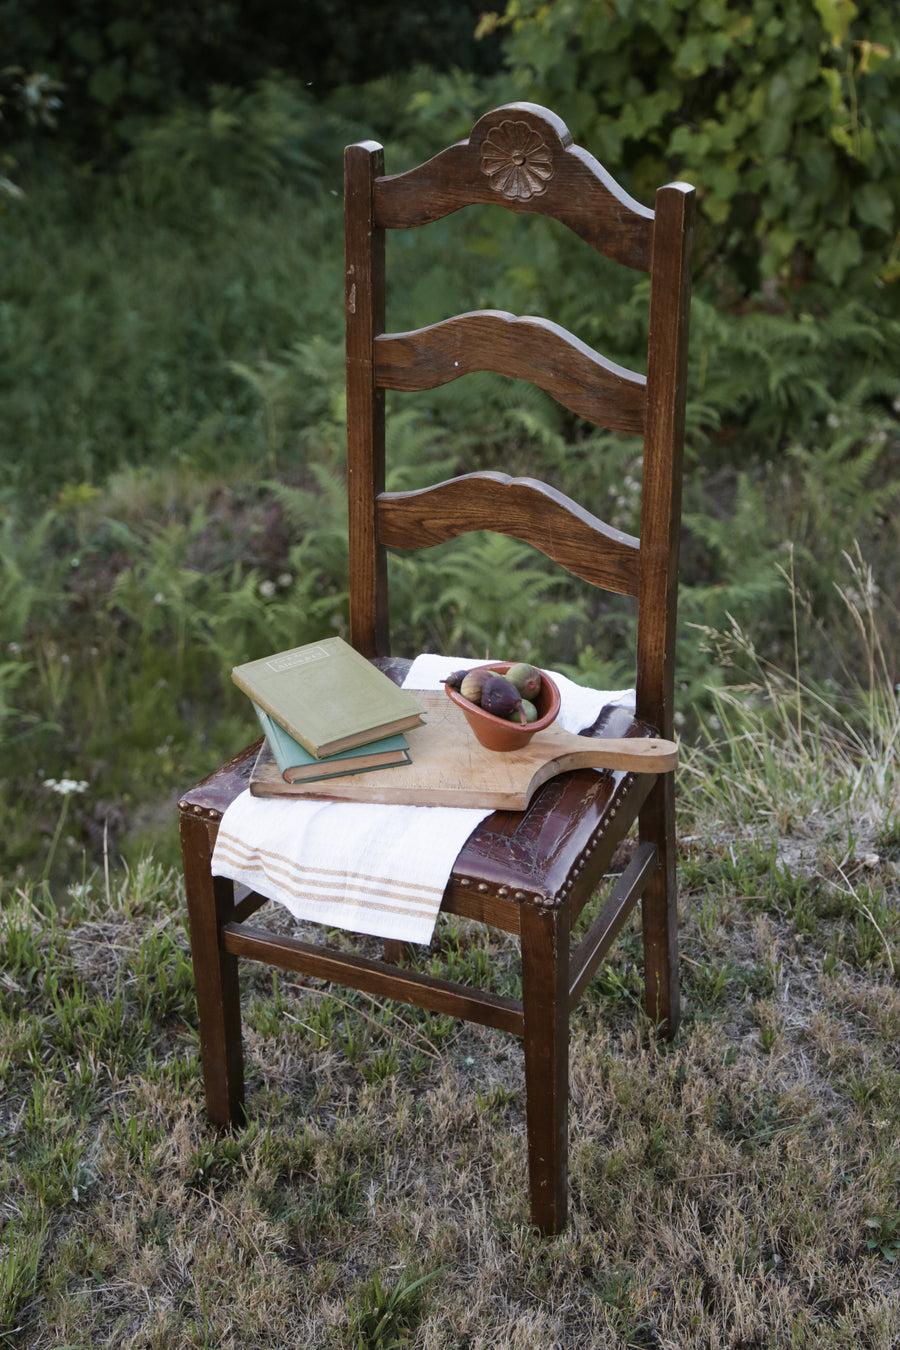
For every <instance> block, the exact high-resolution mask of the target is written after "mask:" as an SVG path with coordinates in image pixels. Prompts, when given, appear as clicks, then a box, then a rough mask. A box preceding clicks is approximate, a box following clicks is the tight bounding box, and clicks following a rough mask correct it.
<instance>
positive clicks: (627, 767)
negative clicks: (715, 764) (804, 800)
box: [250, 690, 678, 811]
mask: <svg viewBox="0 0 900 1350" xmlns="http://www.w3.org/2000/svg"><path fill="white" fill-rule="evenodd" d="M416 699H417V701H419V702H420V703H421V704H422V706H423V708H424V709H425V720H424V722H423V724H422V725H421V726H418V727H413V728H412V729H411V730H410V731H407V733H406V738H407V741H408V742H409V750H410V755H411V759H412V762H411V763H409V764H404V765H402V766H399V767H394V768H387V769H379V770H378V771H377V772H375V773H355V774H347V775H343V776H341V777H340V778H330V779H328V780H327V781H325V782H308V783H285V781H284V779H283V778H282V776H281V774H280V773H279V772H278V766H277V764H275V762H274V759H273V758H272V756H271V752H268V751H266V749H265V748H264V749H263V750H262V752H261V757H260V761H259V763H258V764H257V767H256V769H255V770H254V772H253V774H252V775H251V778H250V791H251V792H253V791H254V788H256V795H258V796H267V797H271V796H278V797H281V798H298V799H304V800H310V799H312V800H317V801H345V802H378V803H381V804H383V805H395V806H490V807H493V808H495V809H503V810H507V811H524V810H525V808H526V807H527V806H528V804H529V802H530V801H531V799H532V797H533V796H534V794H535V792H537V790H538V788H539V787H540V786H541V785H542V784H543V783H546V782H547V780H548V779H550V778H555V777H557V775H559V774H561V773H567V772H568V771H570V770H572V769H617V770H624V771H627V772H631V773H645V774H649V773H666V772H668V771H669V770H670V769H674V767H675V765H676V764H677V762H678V747H677V746H676V745H675V744H674V742H673V741H662V740H660V739H659V738H658V737H648V738H646V739H641V738H637V737H635V738H628V737H617V738H613V737H601V738H597V739H595V738H593V737H591V736H576V735H574V734H573V733H572V732H570V731H563V730H562V728H560V727H557V726H555V725H551V726H549V727H546V728H545V729H544V730H543V731H539V732H537V733H536V734H535V735H534V736H533V738H532V739H531V740H530V741H529V742H528V744H527V745H525V746H523V747H522V749H521V750H512V751H509V752H503V751H496V750H486V749H485V748H484V746H482V745H480V744H479V743H478V741H477V740H476V739H475V736H474V733H473V732H472V729H471V727H470V726H469V724H468V722H467V721H466V719H465V717H464V716H463V715H462V713H461V712H460V710H459V709H458V708H455V707H454V706H453V704H452V703H451V702H450V700H449V699H448V698H447V696H446V694H444V693H435V692H433V691H431V690H419V691H417V692H416ZM261 780H264V781H261ZM260 787H263V788H264V789H265V790H264V791H260Z"/></svg>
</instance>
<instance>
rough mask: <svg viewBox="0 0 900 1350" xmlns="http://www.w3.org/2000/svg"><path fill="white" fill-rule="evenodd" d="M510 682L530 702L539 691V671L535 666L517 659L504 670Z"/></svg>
mask: <svg viewBox="0 0 900 1350" xmlns="http://www.w3.org/2000/svg"><path fill="white" fill-rule="evenodd" d="M506 678H507V679H508V680H509V682H510V684H514V685H515V686H516V688H517V689H518V691H519V693H520V694H521V695H522V697H523V698H527V699H529V700H530V701H531V702H532V703H533V702H534V700H535V699H536V698H537V696H538V694H539V693H540V692H541V672H540V671H539V670H538V668H537V666H529V665H528V664H527V662H525V661H517V662H516V664H515V665H514V666H510V668H509V670H508V671H507V672H506Z"/></svg>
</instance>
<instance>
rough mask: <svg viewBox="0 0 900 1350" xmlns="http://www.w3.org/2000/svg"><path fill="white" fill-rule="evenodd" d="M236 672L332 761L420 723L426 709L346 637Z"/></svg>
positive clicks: (281, 720) (253, 695)
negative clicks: (367, 658) (337, 755)
mask: <svg viewBox="0 0 900 1350" xmlns="http://www.w3.org/2000/svg"><path fill="white" fill-rule="evenodd" d="M231 678H232V679H233V680H234V682H235V684H236V685H237V686H238V688H239V689H242V690H243V692H244V693H245V694H246V695H247V697H248V698H249V699H251V700H252V702H253V703H256V704H258V706H259V707H260V708H262V709H263V710H264V712H267V713H268V714H269V716H270V717H273V718H274V719H275V721H276V722H277V723H278V725H279V726H281V727H283V728H284V730H285V731H286V732H288V734H289V735H290V736H292V737H293V739H294V740H295V741H297V742H298V743H299V744H300V745H302V746H303V748H304V750H307V751H308V752H309V754H311V755H312V756H314V758H316V759H325V758H327V757H328V756H330V755H336V754H339V753H340V751H342V750H351V749H353V748H354V747H355V746H359V745H367V744H368V743H369V742H370V741H376V740H382V739H383V738H384V737H386V736H393V735H395V734H396V733H397V732H402V731H407V730H409V728H410V727H414V726H418V724H419V722H420V721H421V714H422V709H421V707H420V706H419V704H418V703H417V702H416V700H415V699H414V698H413V696H412V695H411V694H410V692H409V690H408V689H401V688H400V687H399V686H398V685H396V684H394V682H393V680H391V679H389V678H388V676H387V675H385V674H384V672H383V671H380V670H379V669H378V668H377V666H373V665H372V663H371V661H367V660H366V658H365V657H364V656H361V655H360V653H359V652H358V651H356V649H355V648H354V647H351V646H350V644H349V643H348V642H345V641H344V640H343V638H339V637H333V638H322V640H321V641H320V642H309V643H306V645H305V646H303V647H292V648H290V649H289V650H288V651H284V652H275V653H273V654H272V655H271V656H264V657H261V658H260V659H259V660H257V661H248V662H245V664H244V665H241V666H235V667H234V669H233V670H232V672H231Z"/></svg>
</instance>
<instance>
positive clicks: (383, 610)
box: [344, 141, 390, 656]
mask: <svg viewBox="0 0 900 1350" xmlns="http://www.w3.org/2000/svg"><path fill="white" fill-rule="evenodd" d="M383 168H384V154H383V151H382V149H381V146H379V145H377V144H375V142H373V141H367V142H364V143H362V144H359V145H351V146H348V147H347V150H346V152H345V155H344V202H345V231H344V266H345V304H346V360H347V508H348V544H349V552H350V640H351V642H352V643H353V646H354V647H356V648H357V650H358V651H361V652H362V653H363V655H364V656H383V655H386V654H387V652H388V650H389V645H390V644H389V637H388V621H387V559H386V557H385V553H384V549H383V548H382V547H381V546H380V545H379V544H378V542H377V539H376V537H375V496H376V495H377V493H378V492H381V491H383V490H384V475H385V467H384V393H383V391H382V390H381V389H379V388H378V384H377V381H376V379H375V361H374V355H373V344H374V341H375V337H376V335H377V334H379V333H382V332H383V331H384V306H385V296H384V286H385V279H384V262H385V257H384V231H383V230H381V229H379V228H378V227H377V226H376V224H375V221H374V218H373V208H372V193H373V186H374V182H375V178H376V176H377V175H378V174H379V173H380V172H382V171H383Z"/></svg>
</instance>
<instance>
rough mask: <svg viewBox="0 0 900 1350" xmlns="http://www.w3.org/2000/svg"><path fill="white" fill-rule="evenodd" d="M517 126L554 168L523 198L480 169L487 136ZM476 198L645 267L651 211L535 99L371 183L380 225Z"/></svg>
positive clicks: (402, 224) (403, 222) (444, 211)
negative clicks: (538, 143)
mask: <svg viewBox="0 0 900 1350" xmlns="http://www.w3.org/2000/svg"><path fill="white" fill-rule="evenodd" d="M519 124H522V125H525V126H527V127H529V128H530V129H531V130H532V131H533V133H534V134H535V135H537V136H539V137H540V138H541V140H542V141H543V144H544V146H545V147H546V152H547V154H546V158H548V159H549V163H550V166H551V174H550V176H549V177H548V178H547V179H546V181H545V182H544V183H543V184H542V185H541V188H542V190H541V191H540V192H539V193H537V194H535V195H531V196H527V197H525V196H521V195H518V196H510V195H506V194H504V193H503V192H502V191H499V190H498V188H497V186H496V185H495V184H496V176H495V177H493V178H492V176H491V175H489V174H488V172H486V169H485V147H486V143H487V142H488V140H489V139H490V138H492V136H494V137H496V135H497V133H498V132H500V131H501V130H502V128H503V127H504V126H510V127H515V126H517V125H519ZM511 143H512V142H511ZM473 203H480V204H491V205H498V206H504V207H506V209H507V210H510V211H529V212H533V213H536V214H540V215H546V216H552V217H553V218H554V219H555V220H559V221H561V222H562V224H564V225H567V226H568V227H569V229H571V230H573V231H574V232H575V234H577V235H578V236H579V238H581V239H583V240H584V241H585V243H587V244H590V245H591V247H592V248H595V249H597V251H598V252H600V253H604V254H605V255H606V256H607V257H609V258H612V259H613V260H614V261H615V262H619V263H622V264H624V266H626V267H632V268H637V269H638V270H641V271H645V272H646V271H648V270H649V267H650V259H651V254H652V242H653V212H652V211H651V210H649V209H648V208H647V207H645V206H643V205H642V204H641V203H640V202H638V201H635V199H634V198H633V197H631V196H629V194H628V193H627V192H626V191H625V190H624V188H622V187H621V186H620V185H619V184H618V183H617V182H616V180H615V179H614V178H613V177H612V175H611V174H610V173H608V172H607V170H606V169H604V167H603V166H602V165H601V164H600V163H598V161H597V160H596V159H594V157H593V155H591V154H590V153H589V152H588V151H587V150H585V149H583V148H582V147H580V146H574V145H573V144H572V139H571V136H570V134H569V131H568V129H567V127H566V126H565V123H564V122H563V121H562V120H561V119H560V118H558V117H556V116H555V115H554V114H552V113H549V112H548V111H547V109H545V108H540V107H538V106H537V105H536V104H529V103H513V104H506V105H505V106H504V107H501V108H497V109H495V110H494V111H493V112H490V113H488V114H486V115H485V116H484V117H483V118H481V120H480V121H479V122H477V123H476V125H475V127H474V128H473V130H472V133H471V135H470V136H469V137H468V139H467V140H465V141H460V142H458V143H457V144H456V145H453V146H450V147H448V148H447V149H446V150H444V151H442V152H441V153H440V154H438V155H435V156H434V158H433V159H430V160H428V161H427V163H425V164H421V165H419V166H418V167H417V168H415V169H410V170H409V171H408V172H406V173H401V174H394V175H390V176H388V177H380V178H379V179H378V182H377V183H376V185H375V218H376V220H377V222H378V224H379V225H380V226H381V227H382V228H384V229H403V228H407V227H409V226H413V225H424V224H427V223H428V222H430V221H434V220H440V219H441V218H442V217H443V216H447V215H449V214H450V213H451V212H453V211H458V210H459V209H460V208H461V207H463V206H468V205H470V204H473Z"/></svg>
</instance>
